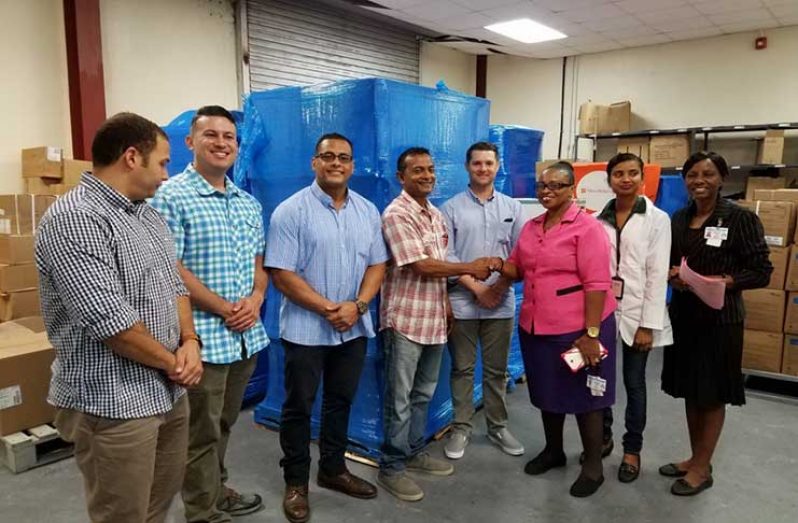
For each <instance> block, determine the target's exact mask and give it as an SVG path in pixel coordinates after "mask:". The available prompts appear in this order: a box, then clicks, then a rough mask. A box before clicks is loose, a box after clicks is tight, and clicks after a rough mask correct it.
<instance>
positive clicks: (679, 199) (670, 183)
mask: <svg viewBox="0 0 798 523" xmlns="http://www.w3.org/2000/svg"><path fill="white" fill-rule="evenodd" d="M688 199H689V196H688V194H687V187H685V185H684V180H683V179H682V175H681V174H667V175H662V176H660V178H659V191H658V192H657V200H656V201H655V202H654V205H656V206H657V207H659V208H660V209H662V210H663V211H665V212H666V213H668V216H671V217H672V216H673V213H675V212H676V211H678V210H679V209H681V208H682V207H684V206H685V205H687V200H688Z"/></svg>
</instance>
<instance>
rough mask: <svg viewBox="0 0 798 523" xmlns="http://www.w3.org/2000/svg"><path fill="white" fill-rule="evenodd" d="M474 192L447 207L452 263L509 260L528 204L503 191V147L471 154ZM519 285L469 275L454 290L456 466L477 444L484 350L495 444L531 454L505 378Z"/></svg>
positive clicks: (449, 452)
mask: <svg viewBox="0 0 798 523" xmlns="http://www.w3.org/2000/svg"><path fill="white" fill-rule="evenodd" d="M466 169H467V170H468V175H469V187H468V189H467V190H465V191H463V192H461V193H460V194H457V195H455V196H454V197H452V198H451V199H450V200H448V201H447V202H446V203H444V204H443V206H441V212H442V213H443V216H444V217H445V219H446V221H447V225H448V227H449V254H448V259H449V261H454V262H469V261H471V260H474V259H476V258H480V257H483V256H498V257H500V258H502V259H507V257H508V256H509V255H510V251H512V249H513V246H514V245H515V242H516V240H518V235H519V234H520V233H521V227H522V226H523V223H521V221H522V220H521V204H520V203H519V202H517V201H516V200H513V199H512V198H510V197H509V196H507V195H504V194H502V193H500V192H498V191H496V189H495V187H494V181H495V179H496V172H497V171H498V169H499V157H498V151H497V149H496V146H495V145H493V144H492V143H488V142H477V143H475V144H473V145H472V146H471V147H469V149H468V152H467V153H466ZM510 284H511V282H509V281H508V280H506V279H505V278H501V277H500V276H499V275H498V274H494V275H493V276H491V278H490V279H488V280H487V281H486V282H484V283H482V282H478V281H476V280H475V279H474V278H472V277H470V276H461V277H460V278H459V279H458V280H457V283H456V285H455V286H454V287H453V288H452V289H451V290H450V291H449V300H450V302H451V304H452V311H453V313H454V317H455V322H454V328H453V329H452V332H451V334H450V335H449V351H450V353H451V356H452V375H451V386H452V404H453V406H454V423H453V425H454V430H453V431H452V434H451V436H450V437H449V440H448V442H447V443H446V445H445V447H444V453H445V454H446V457H448V458H449V459H460V458H462V457H463V455H464V453H465V448H466V446H467V445H468V442H469V440H470V438H471V431H472V429H473V423H472V418H473V416H474V403H473V397H474V367H475V365H476V356H477V343H479V344H480V346H481V348H482V372H483V378H482V385H483V386H482V391H483V397H484V406H485V418H486V420H487V423H488V439H489V440H490V441H491V442H492V443H494V444H495V445H496V446H497V447H499V448H500V449H501V450H502V451H504V452H506V453H507V454H510V455H513V456H520V455H522V454H523V453H524V447H523V445H521V443H520V442H519V441H518V440H517V439H516V438H515V437H514V436H513V435H512V433H511V432H510V431H509V430H508V428H507V406H506V404H505V390H506V387H505V379H506V378H505V375H506V373H507V357H508V354H509V351H510V340H511V338H512V334H513V321H514V317H515V294H514V292H513V288H512V286H511V285H510Z"/></svg>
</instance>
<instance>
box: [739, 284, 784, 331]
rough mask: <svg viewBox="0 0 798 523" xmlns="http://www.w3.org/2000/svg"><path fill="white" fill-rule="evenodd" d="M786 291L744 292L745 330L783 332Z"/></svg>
mask: <svg viewBox="0 0 798 523" xmlns="http://www.w3.org/2000/svg"><path fill="white" fill-rule="evenodd" d="M786 296H787V293H786V292H784V291H781V290H779V291H774V290H772V289H754V290H750V291H743V302H744V303H745V328H746V329H752V330H757V331H768V332H779V333H780V332H782V328H783V326H784V309H785V306H786V304H785V298H786Z"/></svg>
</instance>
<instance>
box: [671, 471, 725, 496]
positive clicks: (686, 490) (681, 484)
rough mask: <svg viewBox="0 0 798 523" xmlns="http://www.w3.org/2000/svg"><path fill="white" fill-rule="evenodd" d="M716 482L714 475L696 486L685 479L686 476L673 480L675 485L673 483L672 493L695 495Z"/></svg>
mask: <svg viewBox="0 0 798 523" xmlns="http://www.w3.org/2000/svg"><path fill="white" fill-rule="evenodd" d="M714 483H715V482H714V480H713V479H712V476H709V477H708V478H707V479H706V480H705V481H704V482H703V483H701V484H700V485H696V486H695V487H694V486H692V485H690V484H689V483H688V482H687V481H685V480H684V478H682V479H677V480H676V481H674V482H673V485H671V494H673V495H674V496H695V495H696V494H700V493H701V492H703V491H705V490H706V489H708V488H710V487H712V485H713V484H714Z"/></svg>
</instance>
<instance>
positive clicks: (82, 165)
mask: <svg viewBox="0 0 798 523" xmlns="http://www.w3.org/2000/svg"><path fill="white" fill-rule="evenodd" d="M61 169H62V176H61V183H63V184H65V185H77V184H79V183H80V178H81V176H83V172H84V171H91V169H92V165H91V162H87V161H85V160H67V159H64V161H63V163H62V164H61Z"/></svg>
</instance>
